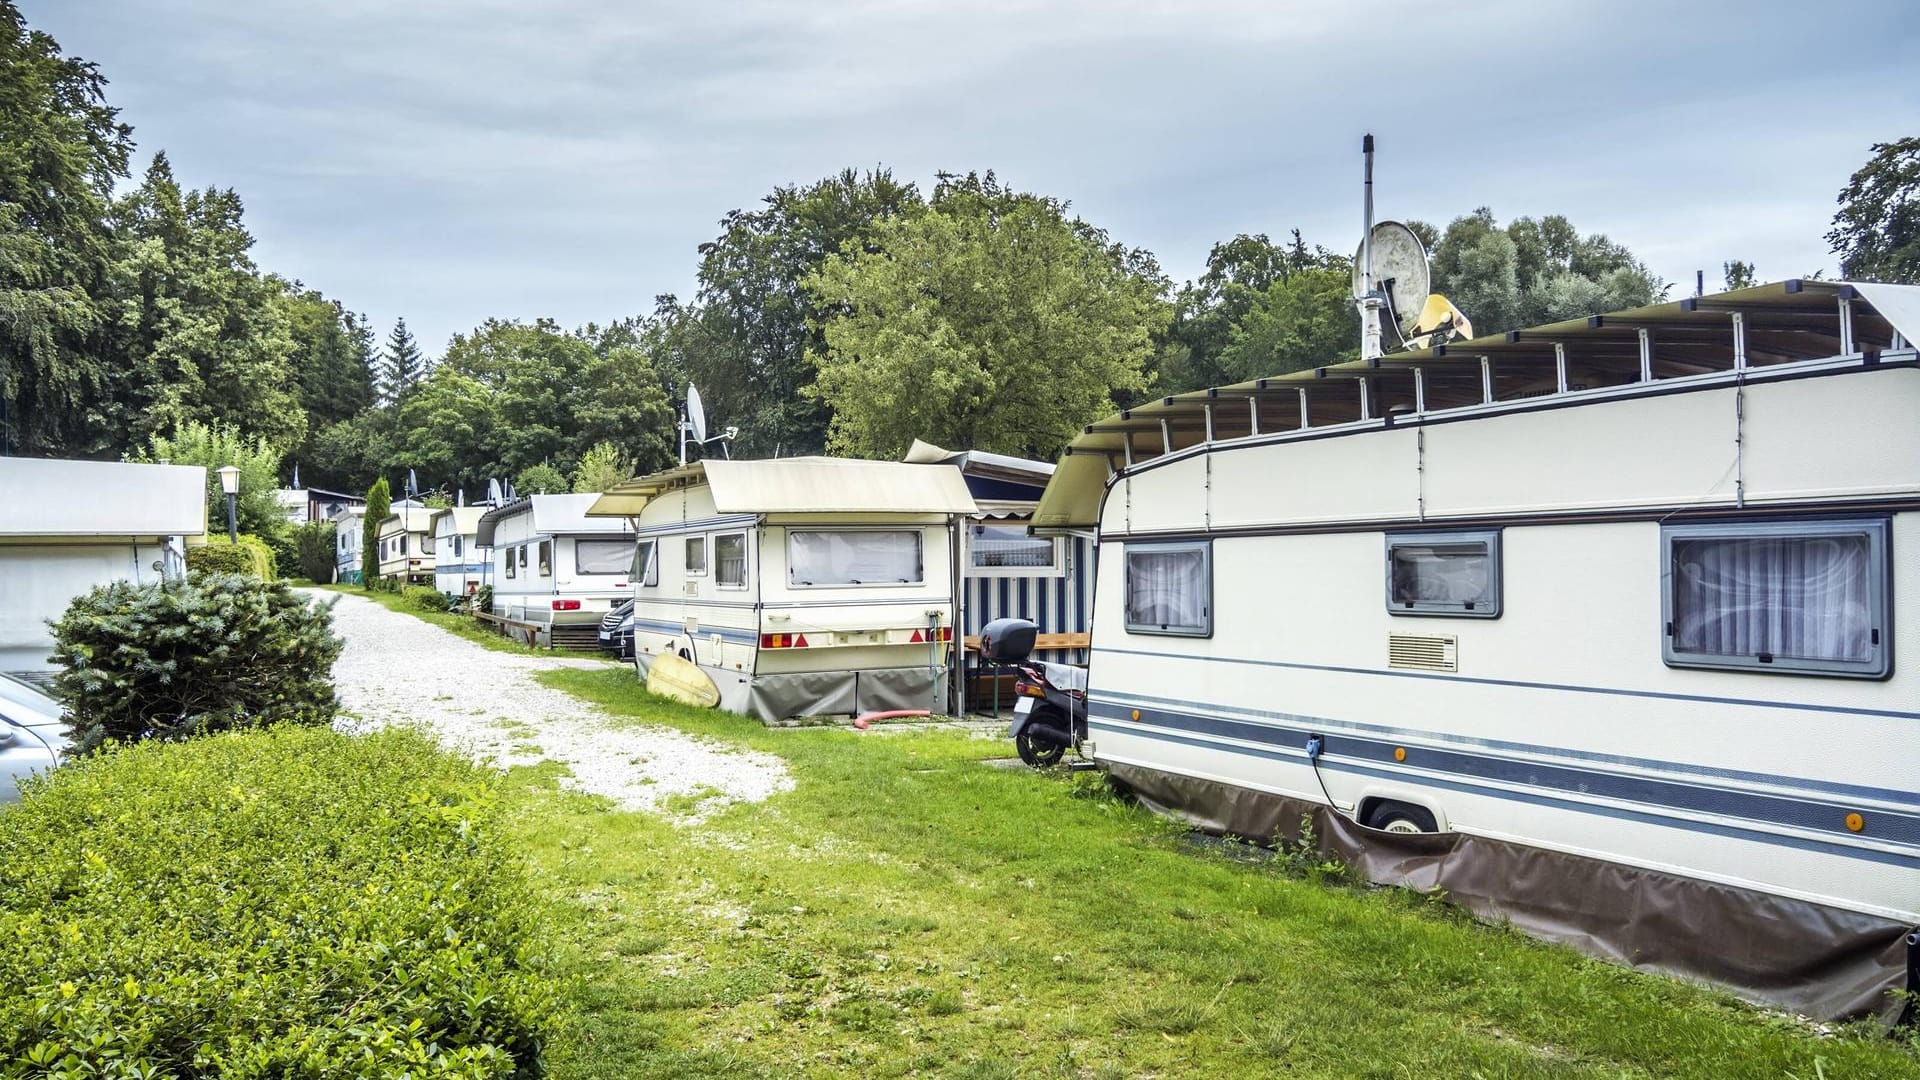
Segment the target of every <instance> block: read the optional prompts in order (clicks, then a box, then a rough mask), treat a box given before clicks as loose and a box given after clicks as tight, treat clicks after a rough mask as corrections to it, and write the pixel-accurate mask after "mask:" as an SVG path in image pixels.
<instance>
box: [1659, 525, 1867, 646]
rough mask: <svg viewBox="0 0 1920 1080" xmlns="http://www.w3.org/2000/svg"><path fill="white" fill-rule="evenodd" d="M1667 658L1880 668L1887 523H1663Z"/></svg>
mask: <svg viewBox="0 0 1920 1080" xmlns="http://www.w3.org/2000/svg"><path fill="white" fill-rule="evenodd" d="M1660 541H1661V545H1662V546H1663V548H1664V549H1665V555H1666V557H1665V559H1664V568H1665V573H1664V574H1663V575H1662V577H1663V579H1664V581H1663V585H1664V588H1663V589H1662V596H1661V601H1662V614H1663V615H1664V617H1665V620H1666V627H1665V629H1666V637H1665V641H1664V645H1663V650H1662V651H1663V653H1664V658H1665V659H1666V662H1667V663H1668V664H1670V665H1672V666H1674V667H1710V668H1735V669H1740V670H1746V671H1784V672H1803V673H1808V672H1810V673H1814V674H1822V675H1852V676H1858V677H1862V678H1869V679H1877V678H1883V677H1885V676H1886V674H1887V672H1888V670H1889V658H1890V656H1891V651H1890V648H1889V647H1890V644H1891V643H1890V641H1889V640H1888V639H1889V636H1890V635H1889V632H1888V631H1889V627H1888V621H1887V613H1888V610H1889V607H1888V600H1887V596H1888V589H1887V581H1888V572H1887V523H1886V522H1884V521H1804V522H1783V523H1778V524H1766V525H1667V526H1663V527H1662V528H1661V530H1660Z"/></svg>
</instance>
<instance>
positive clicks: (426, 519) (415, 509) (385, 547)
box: [377, 500, 435, 585]
mask: <svg viewBox="0 0 1920 1080" xmlns="http://www.w3.org/2000/svg"><path fill="white" fill-rule="evenodd" d="M434 512H435V511H434V510H433V509H432V508H431V507H427V506H424V505H422V504H420V503H417V502H414V501H412V500H407V501H403V502H397V503H394V504H393V512H392V513H391V514H388V515H387V518H386V520H384V521H382V522H381V523H380V533H379V536H378V537H377V540H378V543H379V545H380V576H381V577H383V578H399V579H401V580H402V581H404V582H405V583H406V584H408V585H431V584H433V576H434V570H435V567H434V559H433V548H432V544H433V533H432V532H431V531H430V530H431V529H432V528H433V515H434Z"/></svg>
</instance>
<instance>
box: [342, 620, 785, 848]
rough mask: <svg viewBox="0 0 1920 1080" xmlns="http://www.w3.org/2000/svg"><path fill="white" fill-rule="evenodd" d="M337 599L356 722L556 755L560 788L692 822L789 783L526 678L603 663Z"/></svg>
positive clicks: (702, 743)
mask: <svg viewBox="0 0 1920 1080" xmlns="http://www.w3.org/2000/svg"><path fill="white" fill-rule="evenodd" d="M312 595H313V596H314V597H315V598H316V599H321V600H324V599H325V598H328V597H338V598H339V603H338V604H336V605H335V606H334V609H333V622H334V629H335V630H336V631H337V632H338V633H339V634H340V636H341V637H342V638H345V639H346V643H347V644H346V648H345V650H343V651H342V652H341V654H340V659H339V661H338V662H337V663H335V664H334V667H333V679H334V684H335V686H336V687H337V688H338V689H339V692H340V700H341V703H342V704H343V706H344V708H345V711H346V712H348V713H350V714H352V715H353V716H355V717H357V718H358V721H357V725H358V726H382V725H386V724H406V723H415V722H417V723H420V724H424V725H425V726H426V727H427V728H428V729H429V730H431V731H433V732H434V734H435V735H437V736H438V737H439V738H440V740H441V742H443V743H445V744H446V745H448V746H450V747H453V748H456V749H459V750H462V751H465V752H466V753H469V754H472V755H473V756H474V757H475V758H477V759H481V760H490V761H492V762H493V763H494V764H496V765H498V766H499V767H501V768H503V769H504V768H508V767H510V766H513V765H532V764H536V763H538V762H541V761H557V762H560V763H561V764H563V765H565V766H566V767H567V769H568V771H569V772H570V774H571V775H569V776H568V777H566V778H564V779H562V780H561V783H562V784H564V785H565V786H567V787H571V788H575V789H578V790H580V791H585V792H590V793H592V794H594V795H604V796H606V797H607V798H609V799H612V800H613V801H614V802H615V803H616V804H618V805H619V806H620V807H621V808H622V809H626V810H652V811H657V812H660V813H665V814H668V815H670V816H672V817H674V818H675V819H676V820H678V821H681V822H683V823H692V822H697V821H700V820H702V819H703V818H705V817H706V816H707V815H709V814H712V813H713V812H715V811H717V810H719V809H721V808H722V807H724V806H726V805H727V804H728V803H731V802H741V801H744V802H758V801H760V800H762V799H765V798H766V797H767V796H769V795H771V794H773V793H774V792H776V791H783V790H785V789H787V788H790V787H792V786H793V781H792V780H791V779H789V778H788V776H787V770H786V766H785V764H784V763H783V762H781V761H780V759H779V758H776V757H773V756H771V755H768V754H762V753H759V752H757V751H752V750H747V749H744V748H740V747H734V746H729V745H727V744H724V743H719V742H714V741H712V740H707V739H697V738H695V737H693V736H691V735H687V734H685V733H683V732H679V731H674V730H672V729H669V728H664V727H654V726H647V727H637V726H633V725H632V724H627V723H623V724H620V725H618V726H616V725H615V724H614V723H612V722H610V721H611V718H610V717H608V716H607V714H606V713H605V712H604V711H602V710H601V709H599V708H598V707H596V706H593V705H590V704H587V703H586V702H584V701H581V700H580V699H578V698H576V697H574V696H572V695H571V694H566V693H562V692H561V691H559V690H554V689H551V688H549V687H546V686H542V685H540V684H539V683H538V682H535V681H534V678H533V676H534V674H535V673H536V672H541V671H554V670H557V669H562V668H587V669H590V670H603V669H604V667H605V665H603V664H601V663H599V662H596V661H592V660H580V659H573V658H567V657H562V656H552V657H546V656H522V655H518V654H514V653H507V652H495V651H493V650H490V649H483V648H481V647H480V646H479V645H476V644H474V643H473V642H471V641H468V640H466V639H464V638H461V637H459V636H458V635H456V634H452V633H449V632H448V631H446V630H442V629H441V628H440V627H437V626H434V625H433V624H431V623H428V622H424V621H422V620H420V619H416V618H413V617H412V616H410V615H403V614H401V613H399V612H395V611H389V610H387V609H386V608H384V607H381V606H380V605H379V604H376V603H374V602H373V601H371V600H368V599H366V598H365V597H360V596H354V595H352V594H350V593H325V592H318V591H315V592H314V593H313V594H312Z"/></svg>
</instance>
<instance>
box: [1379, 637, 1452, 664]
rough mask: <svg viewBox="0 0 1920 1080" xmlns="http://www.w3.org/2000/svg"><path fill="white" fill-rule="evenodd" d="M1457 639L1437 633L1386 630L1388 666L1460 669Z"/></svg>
mask: <svg viewBox="0 0 1920 1080" xmlns="http://www.w3.org/2000/svg"><path fill="white" fill-rule="evenodd" d="M1459 661H1460V646H1459V639H1458V638H1452V637H1441V636H1439V635H1437V634H1388V635H1387V666H1388V667H1390V668H1401V669H1403V670H1408V671H1458V670H1460V663H1459Z"/></svg>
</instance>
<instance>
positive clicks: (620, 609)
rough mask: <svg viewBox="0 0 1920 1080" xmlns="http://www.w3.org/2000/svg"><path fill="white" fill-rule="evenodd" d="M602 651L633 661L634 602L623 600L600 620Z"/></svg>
mask: <svg viewBox="0 0 1920 1080" xmlns="http://www.w3.org/2000/svg"><path fill="white" fill-rule="evenodd" d="M600 651H601V652H610V653H612V654H613V655H615V656H617V657H619V658H620V659H622V660H631V659H633V601H631V600H622V601H621V602H619V603H618V604H615V605H614V606H613V610H612V611H609V612H607V614H606V617H605V618H602V619H601V620H600Z"/></svg>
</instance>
